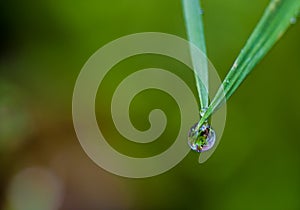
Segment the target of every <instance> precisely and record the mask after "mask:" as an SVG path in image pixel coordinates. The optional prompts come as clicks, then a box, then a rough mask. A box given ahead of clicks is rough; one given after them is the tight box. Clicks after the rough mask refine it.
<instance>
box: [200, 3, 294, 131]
mask: <svg viewBox="0 0 300 210" xmlns="http://www.w3.org/2000/svg"><path fill="white" fill-rule="evenodd" d="M299 9H300V0H271V1H270V3H269V5H268V7H267V8H266V10H265V12H264V15H263V16H262V18H261V20H260V21H259V23H258V24H257V26H256V27H255V29H254V31H253V33H252V35H251V36H250V38H249V39H248V41H247V43H246V45H245V47H244V48H243V49H242V51H241V52H240V54H239V55H238V57H237V59H236V60H235V62H234V64H233V66H232V67H231V69H230V71H229V72H228V74H227V76H226V77H225V79H224V81H223V83H222V85H221V87H220V88H219V90H218V92H217V94H216V95H215V97H214V99H213V100H212V102H211V104H210V105H209V107H208V109H207V111H206V113H205V114H204V116H203V117H202V118H201V120H200V122H199V124H200V126H201V125H202V124H203V123H204V122H205V121H206V120H207V119H208V118H209V117H210V116H211V115H212V114H213V113H214V112H215V111H216V110H217V109H218V108H219V107H220V106H221V105H222V103H224V102H225V100H228V99H229V98H230V96H231V95H232V94H233V93H234V92H235V91H236V90H237V88H238V87H239V86H240V85H241V83H242V82H243V81H244V80H245V78H246V77H247V75H249V73H250V72H251V71H252V69H253V68H254V67H255V65H256V64H257V63H258V62H259V61H260V60H261V59H262V58H263V57H264V56H265V55H266V53H267V52H268V51H269V50H270V49H271V48H272V46H274V44H275V43H276V42H277V41H278V40H279V39H280V38H281V36H282V35H283V34H284V33H285V32H286V30H287V29H288V27H289V26H290V25H291V23H294V22H295V17H296V16H297V15H298V12H299Z"/></svg>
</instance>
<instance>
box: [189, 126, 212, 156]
mask: <svg viewBox="0 0 300 210" xmlns="http://www.w3.org/2000/svg"><path fill="white" fill-rule="evenodd" d="M215 140H216V133H215V131H214V130H213V129H212V128H211V126H210V125H209V124H208V122H205V123H204V124H203V125H202V126H201V127H200V128H199V124H198V123H196V124H195V125H194V126H193V127H192V128H191V129H190V131H189V136H188V144H189V146H190V148H191V149H192V150H194V151H196V152H204V151H207V150H209V149H211V148H212V147H213V146H214V144H215Z"/></svg>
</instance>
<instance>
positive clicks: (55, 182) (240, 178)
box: [0, 0, 300, 210]
mask: <svg viewBox="0 0 300 210" xmlns="http://www.w3.org/2000/svg"><path fill="white" fill-rule="evenodd" d="M267 3H268V1H267V0H251V1H249V0H242V1H234V0H225V1H205V0H204V1H203V7H204V10H205V17H204V23H205V30H206V39H207V48H208V56H209V58H210V60H211V61H212V63H213V64H214V66H215V67H216V69H217V70H218V73H219V74H220V76H221V78H224V76H225V74H226V72H227V70H228V69H229V68H230V66H231V64H232V63H233V61H234V59H235V57H236V56H237V55H238V53H239V51H240V49H241V48H242V47H243V45H244V44H245V42H246V40H247V38H248V36H249V35H250V33H251V31H252V30H253V28H254V26H255V24H256V23H257V21H258V20H259V18H260V16H261V15H262V12H263V10H264V8H265V6H266V5H267ZM0 29H1V33H0V41H1V48H0V49H1V51H0V166H1V169H0V205H1V206H0V208H1V209H7V210H19V209H22V210H44V209H45V210H48V209H49V210H55V209H61V210H69V209H72V210H81V209H82V210H83V209H228V210H233V209H300V199H299V197H300V178H299V177H300V167H299V165H300V164H299V162H300V153H299V148H300V141H299V136H300V129H299V130H298V126H299V121H300V112H299V105H300V100H299V97H298V90H299V88H300V84H299V81H298V79H299V77H300V71H299V70H300V59H299V55H300V39H299V30H300V24H295V25H294V26H293V27H291V28H290V29H289V31H288V32H287V33H286V34H285V36H284V37H283V38H282V39H281V40H280V42H279V43H278V44H277V45H276V46H275V47H274V48H273V49H272V50H271V52H270V53H269V54H268V55H267V56H266V57H265V58H264V60H263V61H262V62H261V63H260V64H259V65H258V66H257V67H256V68H255V70H254V71H253V73H252V74H251V75H250V76H249V77H248V79H247V80H246V82H245V83H244V84H243V85H242V86H241V87H240V88H239V90H238V91H237V92H236V94H234V96H233V97H232V98H231V99H230V101H229V102H228V104H227V105H228V106H227V108H228V110H227V111H228V112H227V124H226V128H225V132H224V134H223V137H222V141H221V143H220V145H219V147H218V149H217V150H216V151H215V153H214V155H213V156H212V157H211V158H210V159H209V160H208V161H207V162H206V163H205V164H202V165H199V164H198V161H197V158H198V154H196V153H193V152H190V153H189V155H188V156H187V157H186V158H185V159H184V160H183V161H182V162H181V163H180V164H178V165H177V166H176V167H174V168H173V169H171V170H170V171H168V172H166V173H164V174H162V175H159V176H156V177H151V178H146V179H139V180H136V179H128V178H122V177H118V176H116V175H113V174H110V173H108V172H106V171H104V170H103V169H101V168H99V167H98V166H96V165H95V164H94V163H93V162H92V161H91V160H90V159H89V158H88V157H87V155H86V154H85V153H84V151H83V150H82V148H81V147H80V145H79V142H78V140H77V138H76V135H75V132H74V129H73V124H72V115H71V111H72V110H71V103H72V92H73V87H74V84H75V81H76V78H77V76H78V74H79V72H80V70H81V68H82V66H83V65H84V63H85V62H86V60H87V59H88V58H89V57H90V56H91V55H92V54H93V53H94V52H95V51H96V50H97V49H98V48H99V47H101V46H103V45H104V44H106V43H108V42H110V41H112V40H114V39H116V38H119V37H122V36H124V35H128V34H132V33H137V32H145V31H157V32H164V33H170V34H175V35H178V36H180V37H184V38H185V37H186V35H185V27H184V21H183V17H182V10H181V2H180V1H174V0H172V1H171V0H165V1H159V0H151V1H150V0H144V1H137V0H131V1H128V0H127V1H124V0H112V1H96V0H88V1H70V0H62V1H41V2H39V1H33V0H27V1H15V0H12V1H1V2H0ZM142 67H143V68H150V67H161V68H167V69H170V70H171V71H174V72H175V73H177V74H179V75H180V72H182V71H181V68H183V67H180V64H178V63H176V62H175V61H170V60H168V59H165V58H163V57H160V56H140V57H139V56H137V57H134V58H132V59H128V60H125V61H124V63H122V64H120V65H119V66H116V68H115V69H114V70H112V72H111V73H110V75H108V76H107V81H106V86H105V90H106V92H105V93H106V94H107V95H106V96H105V99H99V97H98V98H97V101H96V104H97V108H96V112H97V117H98V120H99V121H101V122H102V123H99V124H100V127H101V129H102V130H103V132H104V133H106V135H111V136H114V139H113V142H110V143H111V144H112V145H113V146H114V147H115V148H116V149H119V150H120V151H122V152H123V153H125V154H129V155H130V154H132V156H150V155H153V154H157V153H160V152H162V151H164V150H165V149H166V148H168V146H169V145H170V144H171V143H172V142H171V141H170V139H172V138H174V136H176V133H177V132H178V127H179V124H178V121H179V119H180V118H179V117H180V116H179V115H178V113H179V110H178V106H176V103H175V102H174V100H173V99H172V98H171V97H170V96H168V95H167V94H164V93H162V92H160V91H155V90H149V91H145V92H142V93H141V94H139V95H138V96H137V97H136V98H135V99H134V101H133V102H132V109H131V110H130V116H131V118H132V122H133V124H134V125H135V126H136V127H137V128H139V129H142V130H143V129H147V128H148V127H149V124H148V122H147V114H148V113H149V110H151V109H153V108H162V109H163V110H164V111H165V112H166V115H167V116H168V117H169V124H168V126H167V129H166V131H165V133H164V134H163V136H162V137H161V138H160V139H159V140H157V141H155V142H154V143H153V144H152V145H151V144H149V145H147V149H145V148H144V147H142V146H140V145H133V144H129V143H127V142H126V140H125V139H122V137H121V136H120V135H119V134H118V133H117V131H116V130H115V129H114V127H113V124H112V120H111V116H110V114H109V113H108V111H107V106H108V104H107V103H105V102H106V100H108V99H110V98H111V94H112V93H113V91H114V88H115V87H116V85H117V84H118V83H117V82H118V81H121V80H122V78H124V77H125V76H126V75H129V74H130V72H133V71H134V70H137V69H139V68H142ZM181 76H182V77H183V79H184V80H185V81H186V82H187V83H188V84H189V85H190V86H191V88H192V89H193V91H194V93H195V94H196V88H195V84H194V79H193V75H192V74H187V75H181ZM157 97H159V98H160V100H162V101H163V103H162V104H163V105H162V106H160V104H159V103H157ZM108 103H109V101H108ZM165 104H168V106H166V105H165ZM298 134H299V135H298ZM120 146H121V148H120Z"/></svg>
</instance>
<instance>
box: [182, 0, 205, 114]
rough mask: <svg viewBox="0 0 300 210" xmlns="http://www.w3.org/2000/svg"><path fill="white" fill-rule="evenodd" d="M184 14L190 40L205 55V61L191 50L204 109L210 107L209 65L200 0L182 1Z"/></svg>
mask: <svg viewBox="0 0 300 210" xmlns="http://www.w3.org/2000/svg"><path fill="white" fill-rule="evenodd" d="M182 5H183V14H184V19H185V25H186V30H187V36H188V40H189V41H190V42H191V43H192V44H194V45H195V46H196V47H198V48H199V49H200V50H201V51H202V53H203V54H204V55H205V59H201V58H199V57H196V53H195V52H193V50H192V49H191V51H190V53H191V58H192V63H193V67H194V70H195V79H196V85H197V90H198V94H199V99H200V106H201V108H202V109H204V108H207V107H208V103H209V96H208V63H207V59H206V46H205V37H204V29H203V21H202V15H203V10H202V9H201V7H200V3H199V0H182Z"/></svg>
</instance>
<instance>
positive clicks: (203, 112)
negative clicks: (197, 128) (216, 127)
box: [200, 108, 207, 117]
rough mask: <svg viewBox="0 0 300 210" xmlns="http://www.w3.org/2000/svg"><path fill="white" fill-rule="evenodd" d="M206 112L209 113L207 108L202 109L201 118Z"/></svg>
mask: <svg viewBox="0 0 300 210" xmlns="http://www.w3.org/2000/svg"><path fill="white" fill-rule="evenodd" d="M206 111H207V108H202V109H201V110H200V117H203V116H204V114H205V112H206Z"/></svg>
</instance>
